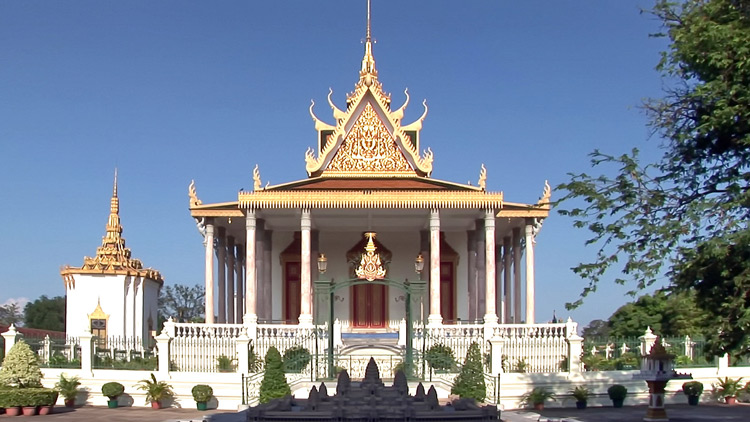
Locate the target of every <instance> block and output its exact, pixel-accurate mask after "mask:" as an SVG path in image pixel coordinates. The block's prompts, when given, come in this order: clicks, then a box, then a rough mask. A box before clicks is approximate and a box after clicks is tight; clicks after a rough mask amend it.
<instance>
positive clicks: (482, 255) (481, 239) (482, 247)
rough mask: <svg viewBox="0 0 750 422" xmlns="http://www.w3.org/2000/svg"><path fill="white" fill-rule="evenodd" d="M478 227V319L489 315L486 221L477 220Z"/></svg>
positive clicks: (475, 264)
mask: <svg viewBox="0 0 750 422" xmlns="http://www.w3.org/2000/svg"><path fill="white" fill-rule="evenodd" d="M474 224H475V226H476V238H475V240H476V247H475V250H476V252H477V257H476V260H475V262H474V266H475V268H476V277H475V279H474V280H475V283H476V289H477V319H480V318H484V314H486V313H487V307H486V306H485V303H484V297H485V290H487V289H486V288H487V284H486V283H485V278H486V277H487V245H486V243H487V239H486V236H487V234H486V233H485V231H484V219H477V220H476V221H475V222H474Z"/></svg>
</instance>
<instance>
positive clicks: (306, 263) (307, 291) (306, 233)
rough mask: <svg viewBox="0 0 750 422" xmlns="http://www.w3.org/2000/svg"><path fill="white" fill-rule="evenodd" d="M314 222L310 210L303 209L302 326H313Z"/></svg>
mask: <svg viewBox="0 0 750 422" xmlns="http://www.w3.org/2000/svg"><path fill="white" fill-rule="evenodd" d="M311 228H312V221H311V219H310V210H309V209H303V210H302V217H301V218H300V230H301V236H300V240H301V243H302V245H301V248H302V253H301V256H300V272H301V273H300V313H299V323H300V325H312V322H313V317H312V294H311V293H312V292H311V288H312V277H311V274H310V229H311Z"/></svg>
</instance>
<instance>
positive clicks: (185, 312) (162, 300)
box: [159, 284, 206, 322]
mask: <svg viewBox="0 0 750 422" xmlns="http://www.w3.org/2000/svg"><path fill="white" fill-rule="evenodd" d="M205 296H206V290H205V288H204V287H203V286H201V285H200V284H196V285H195V286H193V287H189V286H185V285H182V284H176V285H174V286H165V287H164V288H163V289H162V290H161V291H160V292H159V314H160V316H163V317H164V318H165V319H166V318H167V317H170V316H171V317H174V318H175V319H176V320H177V321H178V322H203V321H205V316H204V313H205V303H204V298H205Z"/></svg>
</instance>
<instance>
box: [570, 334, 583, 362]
mask: <svg viewBox="0 0 750 422" xmlns="http://www.w3.org/2000/svg"><path fill="white" fill-rule="evenodd" d="M567 340H568V372H583V365H581V355H582V354H583V337H581V336H579V335H578V333H576V332H575V331H573V332H571V333H569V334H568V338H567Z"/></svg>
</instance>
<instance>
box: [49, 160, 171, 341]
mask: <svg viewBox="0 0 750 422" xmlns="http://www.w3.org/2000/svg"><path fill="white" fill-rule="evenodd" d="M60 275H61V276H62V278H63V283H64V285H65V300H66V305H65V309H66V310H65V332H66V333H67V335H69V336H79V335H81V334H82V333H83V332H85V331H90V332H91V334H92V335H94V336H97V337H100V338H108V337H128V338H135V339H148V338H149V337H150V336H152V335H153V334H154V330H156V324H157V308H158V298H159V289H160V288H161V286H162V284H163V283H164V280H163V279H162V276H161V274H160V273H159V271H156V270H154V269H151V268H143V264H142V263H141V261H140V260H138V259H134V258H132V257H131V252H130V249H129V248H127V247H126V246H125V238H123V237H122V225H121V224H120V199H119V198H118V197H117V170H115V180H114V187H113V189H112V199H111V200H110V212H109V219H108V220H107V231H106V233H105V235H104V237H103V238H102V245H101V246H100V247H99V248H97V250H96V255H95V256H93V257H84V259H83V265H82V266H80V267H71V266H65V267H63V268H62V270H61V271H60Z"/></svg>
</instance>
